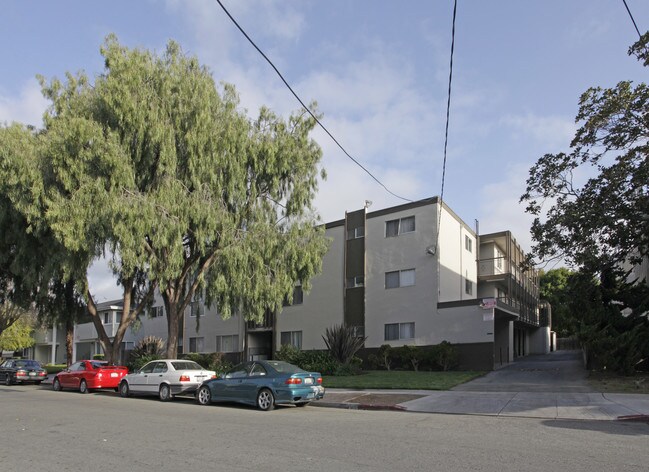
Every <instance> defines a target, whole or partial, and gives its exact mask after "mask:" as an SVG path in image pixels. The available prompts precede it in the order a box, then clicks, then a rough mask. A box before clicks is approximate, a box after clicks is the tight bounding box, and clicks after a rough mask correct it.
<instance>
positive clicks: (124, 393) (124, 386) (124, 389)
mask: <svg viewBox="0 0 649 472" xmlns="http://www.w3.org/2000/svg"><path fill="white" fill-rule="evenodd" d="M119 395H120V396H121V397H124V398H126V397H128V396H129V391H128V383H127V382H122V383H121V384H119Z"/></svg>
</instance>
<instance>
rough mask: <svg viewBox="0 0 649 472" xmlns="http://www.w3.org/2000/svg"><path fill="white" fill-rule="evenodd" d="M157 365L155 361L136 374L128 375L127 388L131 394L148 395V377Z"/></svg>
mask: <svg viewBox="0 0 649 472" xmlns="http://www.w3.org/2000/svg"><path fill="white" fill-rule="evenodd" d="M155 364H157V361H151V362H149V363H147V364H144V366H143V367H142V368H141V369H140V370H139V371H137V372H134V373H133V374H130V375H129V376H128V388H129V390H130V391H131V392H134V393H148V392H149V386H148V385H147V383H148V381H149V375H151V374H152V373H153V367H154V366H155Z"/></svg>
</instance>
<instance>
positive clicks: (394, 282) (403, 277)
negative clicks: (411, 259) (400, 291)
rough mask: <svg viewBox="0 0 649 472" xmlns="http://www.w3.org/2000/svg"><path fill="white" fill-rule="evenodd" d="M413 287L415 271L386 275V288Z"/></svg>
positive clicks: (396, 271)
mask: <svg viewBox="0 0 649 472" xmlns="http://www.w3.org/2000/svg"><path fill="white" fill-rule="evenodd" d="M411 285H415V269H407V270H395V271H394V272H386V273H385V288H399V287H409V286H411Z"/></svg>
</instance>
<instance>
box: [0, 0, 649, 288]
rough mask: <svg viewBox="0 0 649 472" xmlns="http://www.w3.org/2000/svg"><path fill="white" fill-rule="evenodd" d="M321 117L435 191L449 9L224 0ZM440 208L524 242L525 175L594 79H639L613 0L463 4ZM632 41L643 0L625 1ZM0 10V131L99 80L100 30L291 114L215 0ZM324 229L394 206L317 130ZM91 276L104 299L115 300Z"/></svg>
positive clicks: (379, 171) (644, 24) (389, 168)
mask: <svg viewBox="0 0 649 472" xmlns="http://www.w3.org/2000/svg"><path fill="white" fill-rule="evenodd" d="M223 2H224V4H225V5H226V7H227V8H228V9H229V10H230V12H231V13H232V14H233V16H234V17H235V18H237V20H238V21H239V23H240V24H241V25H242V26H243V27H244V29H246V31H247V32H248V34H249V35H250V36H251V37H252V38H253V39H254V40H255V41H256V42H257V44H258V46H259V47H260V48H261V49H262V50H263V51H264V52H266V54H267V55H268V56H269V57H270V58H271V59H272V60H273V61H274V62H275V64H276V66H277V67H278V68H279V69H280V70H281V71H282V73H283V74H284V76H285V77H286V79H287V80H288V81H289V83H291V84H292V86H293V88H294V89H295V90H296V91H297V93H298V94H299V95H300V96H301V97H302V99H303V100H304V101H306V102H309V101H311V100H316V101H317V102H318V104H319V110H320V111H321V112H322V113H323V114H324V118H323V123H324V124H325V125H326V126H327V127H328V128H329V130H330V131H332V133H333V134H334V135H335V136H336V138H337V139H338V140H339V141H340V142H341V143H342V144H343V146H345V148H346V149H347V150H348V151H349V152H350V153H351V154H352V155H353V156H354V157H355V158H356V159H358V160H359V161H361V162H362V163H363V165H365V166H366V167H367V168H368V169H370V170H371V172H372V173H373V174H375V175H376V176H377V177H378V178H379V179H380V180H381V181H382V182H383V183H385V184H386V185H387V186H388V187H389V188H390V189H391V190H392V191H393V192H395V193H397V194H398V195H402V196H404V197H406V198H408V199H412V200H416V199H420V198H425V197H430V196H434V195H439V193H440V186H441V164H442V157H443V144H444V120H445V115H446V92H447V86H448V83H447V81H448V62H449V51H450V39H451V18H452V11H453V2H452V0H425V1H424V0H409V1H400V2H398V1H396V0H391V1H388V0H372V1H370V0H355V1H341V0H328V1H316V0H301V1H298V0H291V1H289V0H282V1H279V0H237V1H235V0H223ZM458 3H459V5H458V12H457V23H456V44H455V56H454V72H453V96H452V102H451V121H450V132H449V144H448V163H447V170H446V184H445V185H446V186H445V194H444V199H445V201H446V202H447V203H448V204H449V205H450V206H451V208H453V209H454V210H455V212H456V213H457V214H458V215H459V216H460V217H461V218H463V219H464V220H465V221H466V222H467V223H468V224H469V225H471V226H473V225H474V220H476V219H477V220H479V221H480V231H481V232H483V233H487V232H492V231H501V230H505V229H510V230H512V231H513V232H514V234H515V236H516V238H517V239H518V240H519V242H520V243H521V244H522V245H523V247H524V248H529V247H530V237H529V231H528V230H529V225H530V221H531V219H530V218H529V217H528V216H527V215H525V213H524V211H523V208H522V206H521V205H519V204H518V198H519V196H520V195H521V193H522V192H523V189H524V183H525V179H526V177H527V171H528V169H529V167H530V166H531V165H532V164H533V163H534V162H535V161H536V160H537V159H538V158H539V157H540V156H542V155H543V154H544V153H547V152H558V151H562V150H566V149H567V148H568V144H569V142H570V139H571V137H572V135H573V133H574V130H575V123H574V116H575V114H576V112H577V103H578V99H579V96H580V94H581V93H582V92H584V91H585V90H586V89H587V88H588V87H590V86H603V87H610V86H613V85H615V84H616V83H617V82H618V81H620V80H627V79H630V80H634V81H637V82H639V81H646V80H647V70H646V68H643V67H641V65H640V64H639V63H638V62H637V61H636V60H635V59H634V58H631V57H629V56H627V50H628V47H629V46H630V45H631V44H632V43H633V42H634V41H636V40H637V33H636V32H635V30H634V28H633V25H632V23H631V21H630V19H629V16H628V14H627V12H626V9H625V8H624V4H623V2H622V0H571V1H565V0H542V1H541V0H537V1H532V0H529V1H520V0H492V1H489V2H486V1H483V0H459V2H458ZM627 3H628V5H629V7H630V9H631V11H632V13H633V15H634V17H635V19H636V22H637V23H638V26H639V28H640V30H641V32H644V31H646V29H647V28H649V2H647V1H646V0H627ZM2 7H3V8H2V15H1V16H0V44H2V46H1V47H0V52H1V56H0V57H1V60H2V64H3V68H2V69H3V72H2V74H0V122H11V121H14V120H15V121H21V122H26V123H31V124H36V125H38V124H39V122H40V116H41V114H42V112H43V110H44V109H45V107H46V106H47V103H46V102H45V100H44V99H43V98H42V97H41V95H40V91H39V87H38V84H37V82H36V80H35V78H34V77H35V76H36V74H42V75H44V76H45V77H47V78H51V77H53V76H57V77H63V75H64V74H65V72H66V71H72V72H76V71H79V70H84V71H86V73H88V74H89V75H91V76H93V75H97V74H99V73H101V72H102V68H103V63H102V58H101V56H100V54H99V46H100V45H101V43H102V42H103V40H104V38H105V36H106V35H107V34H109V33H111V32H113V33H115V34H117V36H118V37H119V39H120V41H121V42H122V43H123V44H125V45H127V46H129V47H143V48H148V49H153V50H156V51H159V52H161V51H162V50H163V49H164V46H165V44H166V42H167V41H168V40H169V39H174V40H176V41H178V42H179V43H180V44H181V46H182V47H183V49H184V50H185V52H188V53H190V54H195V55H197V56H198V58H199V60H200V61H201V63H203V64H206V65H208V66H209V67H210V69H211V71H212V73H213V75H214V78H215V80H216V81H217V82H221V81H225V82H230V83H233V84H234V85H235V86H236V87H237V89H238V91H239V94H240V97H241V105H242V107H244V108H246V109H247V110H249V113H250V115H252V116H254V115H256V112H257V110H258V109H259V107H260V106H261V105H267V106H269V107H270V108H272V109H274V110H275V111H276V112H278V113H281V114H283V115H287V114H288V113H289V112H290V111H291V110H295V109H297V108H298V107H299V104H298V103H297V102H296V101H295V99H294V98H293V97H292V95H290V92H289V91H288V90H287V89H286V88H285V87H284V85H283V84H282V83H281V81H280V80H279V78H278V77H277V76H276V75H275V74H274V72H273V71H272V70H271V69H270V67H269V66H268V64H267V63H265V61H263V59H262V58H261V56H259V54H258V53H257V52H256V51H255V50H254V49H253V48H252V47H251V46H250V44H249V43H248V42H247V41H246V40H245V38H243V36H242V35H241V34H240V33H239V32H238V31H237V30H236V28H235V27H234V25H233V24H232V23H231V22H230V20H229V19H228V18H227V17H226V16H225V14H224V13H223V11H222V10H221V9H220V7H219V6H218V4H217V3H216V1H213V0H191V1H181V0H145V1H138V2H133V1H122V0H113V1H111V2H101V3H100V2H87V1H65V2H36V1H25V0H22V1H13V0H10V1H6V2H3V5H2ZM314 138H315V139H316V140H317V141H318V142H319V143H320V145H321V146H322V148H323V151H324V157H323V161H322V165H323V166H324V168H325V169H326V171H327V173H328V179H327V180H326V181H324V182H321V183H320V191H319V194H318V197H317V200H316V205H317V207H318V210H319V212H320V214H321V217H322V219H323V220H324V221H331V220H336V219H340V218H342V217H343V216H344V212H345V211H346V210H356V209H359V208H361V207H362V206H363V204H364V201H365V200H372V201H373V205H372V207H371V210H377V209H381V208H385V207H388V206H393V205H396V204H399V203H402V201H401V200H398V199H396V198H394V197H392V196H391V195H389V194H388V193H387V192H385V191H384V190H383V189H382V188H381V187H380V186H378V185H377V184H376V183H375V182H374V181H372V180H371V178H370V177H369V176H367V175H366V174H365V173H364V172H363V171H362V170H361V169H359V168H358V167H356V166H355V165H354V164H353V163H351V162H350V161H349V159H348V158H347V157H346V156H344V154H343V153H342V152H341V151H340V150H338V149H337V147H336V146H335V145H334V144H333V143H332V142H331V141H330V139H329V138H328V137H326V136H325V134H324V133H323V132H321V131H316V132H315V133H314ZM112 285H113V284H112V283H110V284H108V285H104V284H103V283H102V282H100V281H99V278H98V279H97V283H96V286H95V287H94V289H93V292H95V293H97V295H98V296H99V298H103V297H102V295H104V294H105V296H106V297H109V298H110V297H112V296H113V295H114V294H116V293H117V292H115V291H114V289H113V288H112Z"/></svg>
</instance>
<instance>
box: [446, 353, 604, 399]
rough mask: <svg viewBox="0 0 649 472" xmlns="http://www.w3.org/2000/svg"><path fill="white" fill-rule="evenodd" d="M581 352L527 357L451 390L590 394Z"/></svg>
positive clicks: (591, 391)
mask: <svg viewBox="0 0 649 472" xmlns="http://www.w3.org/2000/svg"><path fill="white" fill-rule="evenodd" d="M587 378H588V371H587V370H586V369H585V368H584V363H583V360H582V357H581V351H555V352H552V353H550V354H545V355H536V356H527V357H523V358H521V359H518V360H516V361H515V362H513V363H511V364H509V365H508V366H505V367H503V368H501V369H499V370H495V371H493V372H489V373H488V374H487V375H485V376H483V377H480V378H478V379H475V380H472V381H471V382H467V383H465V384H462V385H458V386H457V387H455V388H453V391H458V392H552V393H593V392H594V390H593V389H592V388H591V387H590V386H589V385H588V381H587Z"/></svg>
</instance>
